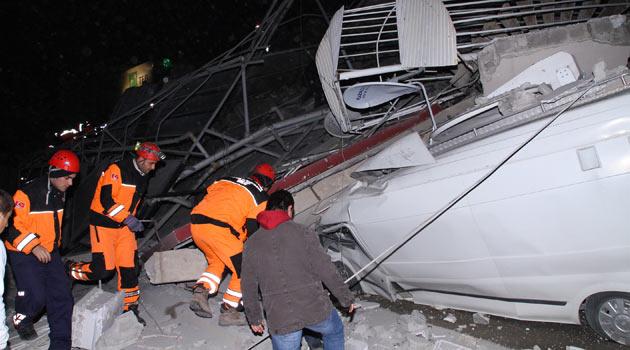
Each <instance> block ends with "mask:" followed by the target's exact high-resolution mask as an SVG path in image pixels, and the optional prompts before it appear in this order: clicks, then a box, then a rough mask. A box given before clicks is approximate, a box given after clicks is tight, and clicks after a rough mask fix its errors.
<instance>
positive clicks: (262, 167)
mask: <svg viewBox="0 0 630 350" xmlns="http://www.w3.org/2000/svg"><path fill="white" fill-rule="evenodd" d="M254 174H260V175H263V176H266V177H268V178H269V179H270V180H271V181H272V182H273V181H276V171H275V170H273V167H272V166H271V165H269V164H268V163H260V164H258V165H256V167H255V168H254Z"/></svg>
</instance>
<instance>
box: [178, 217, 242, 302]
mask: <svg viewBox="0 0 630 350" xmlns="http://www.w3.org/2000/svg"><path fill="white" fill-rule="evenodd" d="M190 227H191V232H192V239H193V241H194V242H195V244H196V245H197V247H199V249H201V251H202V252H203V253H204V255H205V256H206V260H207V261H208V267H207V268H206V271H205V272H204V273H203V274H201V277H199V279H198V280H197V284H202V285H203V286H204V288H207V289H208V290H209V291H210V294H214V293H216V291H217V290H218V289H219V284H220V283H221V277H222V276H223V271H224V270H225V268H226V267H227V268H228V269H229V270H230V272H232V279H230V283H229V284H228V289H227V290H226V291H225V294H223V302H224V303H226V304H228V305H230V306H232V307H234V308H236V307H239V305H240V303H241V297H242V294H241V279H240V274H241V258H242V254H243V242H242V241H241V240H240V239H239V238H237V237H236V236H235V235H234V234H232V232H231V231H230V229H229V228H227V227H219V226H215V225H213V224H192V225H190Z"/></svg>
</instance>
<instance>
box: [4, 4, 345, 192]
mask: <svg viewBox="0 0 630 350" xmlns="http://www.w3.org/2000/svg"><path fill="white" fill-rule="evenodd" d="M304 1H306V0H304ZM270 3H271V1H270V0H250V1H243V0H241V1H229V2H223V1H221V2H219V1H210V0H208V1H186V2H174V1H147V0H116V1H85V0H81V1H79V0H68V1H66V0H63V1H19V2H18V1H7V2H2V3H1V4H0V14H1V18H2V24H0V26H2V27H1V28H2V54H1V55H0V57H1V58H0V79H1V80H0V81H1V85H0V96H1V99H2V100H1V105H2V118H1V121H2V125H1V126H0V145H1V149H0V164H1V165H0V167H1V168H0V169H1V170H0V187H4V188H6V189H7V190H10V191H12V190H14V188H15V185H16V182H15V180H16V179H15V177H16V173H15V168H16V166H17V164H18V163H19V162H20V161H21V160H23V159H25V158H28V157H29V155H31V154H33V153H34V152H35V151H37V150H42V149H44V148H46V147H47V146H48V145H50V144H57V143H59V139H58V138H56V137H55V136H54V133H55V132H59V131H61V130H63V129H70V128H73V127H75V128H76V126H77V125H78V123H79V122H81V121H90V122H91V123H92V124H93V125H99V124H102V123H103V122H104V121H106V120H107V116H108V115H109V113H111V111H112V108H113V106H114V104H115V103H116V100H117V99H118V97H119V96H120V82H121V77H122V73H123V72H124V71H125V70H127V69H129V68H131V67H133V66H135V65H137V64H140V63H143V62H146V61H153V62H154V63H158V62H160V61H161V60H162V58H165V57H168V58H170V59H171V60H172V62H173V64H174V68H173V70H177V69H179V70H180V71H190V70H192V69H194V68H196V67H199V66H200V65H202V64H204V63H206V62H207V61H209V60H210V59H212V58H213V57H215V56H217V55H218V54H220V53H221V52H223V51H224V50H226V49H229V48H230V47H232V46H233V45H235V44H236V43H238V42H239V41H240V40H241V39H242V38H243V37H244V36H245V35H246V34H247V33H249V32H250V31H252V30H253V28H254V26H255V25H256V23H257V22H258V21H260V20H261V19H262V18H263V17H264V15H265V12H266V10H267V8H268V7H269V5H270ZM323 4H325V5H326V6H327V7H330V8H336V7H338V6H340V5H335V4H331V3H327V2H323ZM302 5H303V3H302V2H301V1H296V2H295V4H294V5H293V7H298V8H299V7H301V6H302ZM309 6H310V7H313V5H312V4H309ZM319 39H321V38H319ZM319 39H318V40H319Z"/></svg>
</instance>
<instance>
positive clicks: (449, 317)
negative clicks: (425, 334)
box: [443, 314, 457, 323]
mask: <svg viewBox="0 0 630 350" xmlns="http://www.w3.org/2000/svg"><path fill="white" fill-rule="evenodd" d="M443 320H444V321H446V322H450V323H455V322H457V317H455V315H453V314H448V315H446V317H444V318H443Z"/></svg>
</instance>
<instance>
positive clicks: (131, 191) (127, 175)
mask: <svg viewBox="0 0 630 350" xmlns="http://www.w3.org/2000/svg"><path fill="white" fill-rule="evenodd" d="M147 181H148V179H147V176H145V175H144V174H142V173H141V172H140V170H139V169H138V168H137V166H136V164H135V163H134V161H133V159H125V160H121V161H119V162H115V163H112V164H110V165H109V166H108V167H107V169H106V170H105V171H104V172H103V173H101V178H100V179H99V180H98V184H97V185H96V191H95V192H94V197H93V198H92V205H91V206H90V225H95V226H102V227H111V228H118V227H122V226H123V223H122V222H123V220H125V219H126V218H127V216H129V215H135V214H136V209H137V207H138V203H139V202H140V198H142V196H143V195H144V192H145V190H146V188H147Z"/></svg>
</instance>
